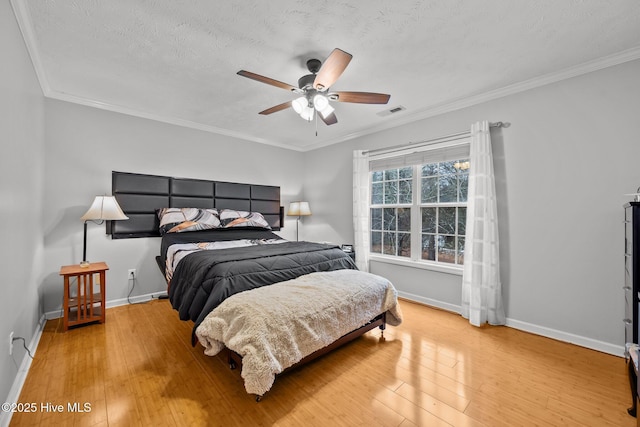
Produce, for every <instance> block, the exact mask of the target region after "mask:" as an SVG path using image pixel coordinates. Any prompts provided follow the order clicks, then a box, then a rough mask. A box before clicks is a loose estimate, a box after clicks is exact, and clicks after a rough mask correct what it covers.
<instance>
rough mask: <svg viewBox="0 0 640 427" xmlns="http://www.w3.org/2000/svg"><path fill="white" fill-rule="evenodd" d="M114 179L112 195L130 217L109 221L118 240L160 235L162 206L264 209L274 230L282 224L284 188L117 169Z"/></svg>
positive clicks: (111, 229) (112, 176) (112, 232)
mask: <svg viewBox="0 0 640 427" xmlns="http://www.w3.org/2000/svg"><path fill="white" fill-rule="evenodd" d="M111 178H112V183H111V187H112V188H111V189H112V194H113V195H114V196H115V198H116V200H117V201H118V204H119V205H120V207H121V208H122V210H123V211H124V213H125V214H126V215H127V216H128V217H129V219H128V220H126V221H110V222H109V223H108V224H107V233H108V234H111V237H112V238H114V239H127V238H133V237H159V236H160V233H159V232H158V227H159V220H158V217H157V215H156V210H157V209H161V208H217V209H234V210H241V211H249V212H260V213H261V214H262V215H264V217H265V219H266V220H267V221H268V222H269V225H270V226H271V228H272V229H274V230H279V229H280V227H281V226H282V221H283V209H282V208H281V206H280V187H274V186H270V185H254V184H239V183H234V182H222V181H206V180H201V179H188V178H173V177H168V176H158V175H143V174H137V173H129V172H115V171H114V172H112V173H111Z"/></svg>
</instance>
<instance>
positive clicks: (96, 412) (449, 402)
mask: <svg viewBox="0 0 640 427" xmlns="http://www.w3.org/2000/svg"><path fill="white" fill-rule="evenodd" d="M401 307H402V310H403V312H404V322H403V324H402V325H400V326H399V327H397V328H394V327H388V328H387V330H386V331H385V334H384V335H385V338H386V340H385V341H380V340H379V336H380V331H379V330H378V329H375V330H373V331H371V332H369V333H367V334H366V335H364V336H363V337H361V338H359V339H358V340H356V341H354V342H352V343H350V344H348V345H346V346H344V347H342V348H340V349H338V350H336V351H334V352H333V353H331V354H329V355H326V356H324V357H323V358H321V359H319V360H316V361H314V362H312V363H311V364H309V365H307V366H304V367H302V368H300V369H297V370H294V371H292V372H289V373H286V374H284V375H281V376H279V377H278V378H277V380H276V383H275V385H274V387H273V388H272V389H271V391H269V393H267V394H266V395H265V397H264V399H263V400H262V401H261V402H260V403H256V402H255V400H254V398H253V397H252V396H250V395H247V394H246V392H245V390H244V386H243V382H242V378H241V377H240V372H239V371H238V370H235V371H232V370H230V369H229V366H228V365H227V363H226V361H225V360H224V358H223V357H221V356H217V357H208V356H205V355H204V354H203V353H202V347H200V346H199V345H198V346H197V347H195V348H192V347H191V345H190V334H191V325H192V324H191V323H190V322H182V321H180V320H179V319H178V315H177V312H175V311H174V310H172V309H171V307H170V305H169V302H168V301H166V300H163V301H153V302H150V303H147V304H139V305H128V306H123V307H116V308H112V309H109V310H107V320H106V323H105V324H103V325H99V324H96V325H89V326H84V327H80V328H77V329H73V330H70V331H68V332H66V333H65V332H63V331H62V321H61V320H52V321H49V322H47V325H46V327H45V330H44V333H43V335H42V338H41V340H40V344H39V346H38V350H37V353H36V355H35V359H34V361H33V364H32V366H31V369H30V371H29V375H28V377H27V379H26V382H25V385H24V388H23V390H22V394H21V396H20V402H21V403H31V402H33V403H36V405H37V408H38V410H37V411H36V412H35V413H16V414H14V416H13V418H12V421H11V426H23V425H24V426H34V425H47V426H57V425H69V426H73V425H77V426H151V425H153V426H207V425H208V426H271V425H274V426H305V427H311V426H327V425H333V426H359V425H362V426H368V427H369V426H402V427H408V426H414V425H418V426H492V427H493V426H509V427H512V426H534V425H540V426H594V427H596V426H597V427H603V426H605V427H606V426H611V427H613V426H618V427H619V426H634V425H635V418H632V417H630V416H629V415H627V412H626V408H627V407H628V406H630V400H631V399H630V393H629V385H628V380H627V376H626V366H625V362H624V360H623V359H622V358H619V357H615V356H611V355H607V354H603V353H599V352H597V351H592V350H587V349H584V348H581V347H577V346H573V345H570V344H566V343H562V342H558V341H554V340H551V339H547V338H543V337H539V336H535V335H530V334H527V333H523V332H520V331H517V330H514V329H510V328H506V327H485V328H475V327H472V326H470V325H469V324H468V323H467V321H466V320H464V319H462V318H461V317H460V316H458V315H456V314H452V313H448V312H444V311H440V310H436V309H431V308H428V307H425V306H422V305H418V304H414V303H411V302H408V301H401ZM46 403H51V404H52V405H63V408H64V409H63V411H62V412H52V411H49V412H47V411H43V410H41V409H42V408H41V405H46ZM75 403H77V404H78V405H77V406H76V407H77V408H83V409H84V406H83V405H84V404H85V403H87V404H89V405H90V411H86V412H71V411H69V410H68V409H69V408H68V405H69V404H71V405H73V404H75ZM50 408H54V406H51V407H50Z"/></svg>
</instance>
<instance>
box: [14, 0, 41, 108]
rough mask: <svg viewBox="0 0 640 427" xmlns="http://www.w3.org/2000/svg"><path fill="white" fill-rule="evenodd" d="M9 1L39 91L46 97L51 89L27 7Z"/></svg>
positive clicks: (23, 4)
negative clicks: (38, 84) (38, 85)
mask: <svg viewBox="0 0 640 427" xmlns="http://www.w3.org/2000/svg"><path fill="white" fill-rule="evenodd" d="M10 1H11V7H12V8H13V14H14V15H15V17H16V21H18V28H20V32H21V33H22V38H23V39H24V43H25V45H26V47H27V52H29V57H31V63H32V64H33V69H34V70H35V72H36V77H37V79H38V82H39V83H40V89H41V90H42V93H43V95H44V96H48V94H49V93H50V92H51V89H50V86H49V82H48V80H47V76H46V73H45V72H44V67H43V66H42V61H41V59H40V54H39V52H38V48H37V43H36V37H35V34H34V33H33V22H31V16H30V15H29V12H28V11H27V6H26V5H25V2H24V1H21V0H10Z"/></svg>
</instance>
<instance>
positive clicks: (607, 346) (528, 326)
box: [507, 318, 624, 357]
mask: <svg viewBox="0 0 640 427" xmlns="http://www.w3.org/2000/svg"><path fill="white" fill-rule="evenodd" d="M507 326H509V327H510V328H513V329H518V330H520V331H524V332H529V333H532V334H535V335H541V336H543V337H547V338H552V339H554V340H558V341H564V342H567V343H570V344H575V345H579V346H580V347H585V348H588V349H591V350H596V351H600V352H602V353H607V354H611V355H614V356H620V357H624V346H623V345H615V344H611V343H608V342H604V341H598V340H594V339H593V338H587V337H583V336H580V335H575V334H571V333H569V332H563V331H558V330H557V329H551V328H546V327H544V326H539V325H534V324H532V323H527V322H522V321H520V320H514V319H509V318H507Z"/></svg>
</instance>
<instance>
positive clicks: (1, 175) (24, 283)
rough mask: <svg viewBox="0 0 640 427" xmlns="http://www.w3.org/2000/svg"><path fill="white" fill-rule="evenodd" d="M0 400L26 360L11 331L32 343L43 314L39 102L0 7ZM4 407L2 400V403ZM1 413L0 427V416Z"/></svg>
mask: <svg viewBox="0 0 640 427" xmlns="http://www.w3.org/2000/svg"><path fill="white" fill-rule="evenodd" d="M0 52H2V67H1V68H0V69H1V70H2V71H1V76H2V78H0V146H1V151H0V232H1V234H2V242H3V243H2V245H0V271H1V272H2V285H1V288H2V297H1V298H0V343H1V344H0V397H3V398H4V397H5V396H7V395H8V394H9V390H10V388H11V385H12V383H13V381H14V379H15V378H16V376H17V374H18V370H19V367H20V365H21V363H22V360H23V358H24V356H25V351H24V350H23V349H22V343H21V342H19V341H18V342H16V343H15V344H16V345H15V346H14V352H13V355H12V356H9V352H8V350H9V349H8V339H9V333H10V332H11V331H14V332H15V335H16V336H22V337H25V338H26V342H27V344H29V343H30V342H31V340H32V337H33V334H34V332H35V331H36V329H37V322H38V319H39V317H40V313H41V312H42V303H41V299H40V296H39V291H38V285H39V283H40V281H41V279H42V277H41V276H42V256H43V238H42V235H43V229H42V210H43V209H42V201H43V199H42V195H43V184H42V183H43V177H42V173H43V163H44V143H43V134H44V132H43V111H44V110H43V97H42V91H41V90H40V85H39V84H38V81H37V79H36V76H35V73H34V71H33V66H32V65H31V60H30V59H29V55H28V54H27V50H26V47H25V45H24V41H23V39H22V35H21V34H20V31H19V29H18V25H17V24H16V20H15V17H14V15H13V11H12V9H11V5H10V3H9V2H8V1H3V2H0ZM2 401H3V402H4V400H2ZM4 415H5V414H3V413H0V424H1V423H2V420H3V416H4Z"/></svg>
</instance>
